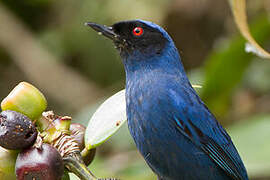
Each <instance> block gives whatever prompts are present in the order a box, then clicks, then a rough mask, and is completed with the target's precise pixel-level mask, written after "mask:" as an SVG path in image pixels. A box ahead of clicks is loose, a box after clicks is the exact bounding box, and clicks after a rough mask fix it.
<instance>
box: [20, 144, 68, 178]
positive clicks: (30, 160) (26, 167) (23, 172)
mask: <svg viewBox="0 0 270 180" xmlns="http://www.w3.org/2000/svg"><path fill="white" fill-rule="evenodd" d="M15 168H16V177H17V180H33V179H36V180H60V179H61V178H62V176H63V174H64V164H63V160H62V157H61V155H60V153H59V152H58V151H57V150H56V149H55V148H54V147H53V146H51V145H49V144H42V146H41V147H40V148H36V147H33V146H32V147H30V148H28V149H25V150H23V151H22V152H20V153H19V155H18V157H17V160H16V167H15Z"/></svg>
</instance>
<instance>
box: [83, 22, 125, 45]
mask: <svg viewBox="0 0 270 180" xmlns="http://www.w3.org/2000/svg"><path fill="white" fill-rule="evenodd" d="M85 25H86V26H90V27H91V28H93V29H94V30H95V31H97V32H98V33H99V34H100V35H103V36H106V37H107V38H109V39H111V40H113V41H119V40H120V39H119V35H117V34H115V33H114V32H113V30H112V27H107V26H104V25H99V24H96V23H92V22H87V23H85Z"/></svg>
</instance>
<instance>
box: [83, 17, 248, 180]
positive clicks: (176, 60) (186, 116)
mask: <svg viewBox="0 0 270 180" xmlns="http://www.w3.org/2000/svg"><path fill="white" fill-rule="evenodd" d="M86 25H88V26H90V27H92V28H93V29H94V30H96V31H98V32H99V33H100V34H103V35H104V36H106V37H108V38H110V39H112V40H113V42H114V44H115V46H116V48H117V49H118V50H119V52H120V56H121V59H122V61H123V64H124V67H125V72H126V103H127V104H126V107H127V117H128V126H129V130H130V133H131V135H132V137H133V139H134V141H135V143H136V146H137V148H138V150H139V151H140V153H141V154H142V156H143V157H144V159H145V161H146V162H147V164H148V165H149V167H150V168H151V169H152V170H153V171H154V173H155V174H157V176H158V179H159V180H182V179H183V180H200V179H201V180H229V179H233V180H247V179H248V176H247V172H246V169H245V167H244V164H243V162H242V160H241V158H240V156H239V154H238V152H237V150H236V148H235V146H234V145H233V142H232V140H231V138H230V136H229V135H228V134H227V132H226V131H225V130H224V129H223V127H222V126H221V125H220V124H219V122H218V121H217V120H216V118H215V117H214V115H213V114H212V113H211V112H210V111H209V109H208V108H207V107H206V106H205V104H204V103H203V102H202V100H201V99H200V98H199V96H198V95H197V93H196V92H195V90H194V89H193V88H192V86H191V84H190V82H189V80H188V78H187V76H186V73H185V70H184V67H183V65H182V63H181V59H180V56H179V53H178V50H177V49H176V47H175V45H174V42H173V40H172V39H171V37H170V36H169V35H168V33H167V32H166V31H165V30H164V29H163V28H161V27H160V26H158V25H156V24H154V23H152V22H148V21H142V20H132V21H122V22H118V23H116V24H114V25H112V26H110V27H107V26H104V25H98V24H96V23H87V24H86Z"/></svg>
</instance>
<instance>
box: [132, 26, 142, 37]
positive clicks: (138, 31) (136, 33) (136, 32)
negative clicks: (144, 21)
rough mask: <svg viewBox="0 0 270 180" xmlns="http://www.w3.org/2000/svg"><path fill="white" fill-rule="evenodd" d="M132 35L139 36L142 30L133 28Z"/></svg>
mask: <svg viewBox="0 0 270 180" xmlns="http://www.w3.org/2000/svg"><path fill="white" fill-rule="evenodd" d="M133 34H134V35H135V36H141V35H142V34H143V28H141V27H135V28H134V29H133Z"/></svg>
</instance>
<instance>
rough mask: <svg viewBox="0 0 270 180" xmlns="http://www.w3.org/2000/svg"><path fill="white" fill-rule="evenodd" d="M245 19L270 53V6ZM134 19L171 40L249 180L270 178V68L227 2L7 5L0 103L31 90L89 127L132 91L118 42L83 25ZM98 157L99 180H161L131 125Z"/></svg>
mask: <svg viewBox="0 0 270 180" xmlns="http://www.w3.org/2000/svg"><path fill="white" fill-rule="evenodd" d="M247 11H248V19H249V22H250V28H251V32H252V35H253V36H254V37H255V39H256V40H257V41H258V42H259V43H260V44H261V45H262V46H263V47H265V48H266V49H270V1H269V0H256V1H251V0H250V1H248V4H247ZM127 19H145V20H150V21H153V22H155V23H158V24H160V25H162V26H163V27H164V28H165V29H166V30H167V31H168V32H169V34H170V35H171V36H172V38H173V39H174V41H175V43H176V46H177V48H178V49H179V51H180V54H181V56H182V60H183V63H184V66H185V68H186V71H187V73H188V75H189V78H190V80H191V82H192V84H197V85H202V88H201V89H197V90H198V93H199V94H200V96H201V98H202V99H203V100H204V101H205V103H206V104H207V105H208V107H209V108H210V110H211V111H212V112H213V113H214V114H215V115H216V117H217V118H218V120H219V121H220V122H221V123H222V124H223V125H224V126H225V127H226V129H227V130H228V132H229V134H230V135H231V137H232V139H233V141H234V143H235V145H236V146H237V148H238V150H239V152H240V154H241V156H242V158H243V161H244V163H245V165H246V167H247V170H248V173H249V176H250V177H251V179H253V180H255V179H256V180H259V179H260V180H263V179H270V141H269V139H270V80H269V78H270V61H269V60H264V59H260V58H258V57H256V56H254V55H252V54H248V53H246V52H245V42H246V41H245V40H244V39H243V38H242V37H241V35H240V34H239V32H238V30H237V28H236V25H235V23H234V21H233V17H232V14H231V11H230V7H229V3H228V2H227V1H225V0H223V1H221V0H219V1H217V0H147V1H145V0H136V1H134V0H80V1H75V0H57V1H54V0H19V1H18V0H0V22H1V24H0V98H1V99H3V98H4V97H5V96H6V95H7V94H8V93H9V92H10V90H11V89H12V88H13V87H14V86H16V85H17V84H18V83H19V82H21V81H27V82H30V83H32V84H34V85H35V86H36V87H37V88H39V89H40V90H41V91H42V92H43V93H44V94H45V96H46V97H47V100H48V102H49V108H48V109H50V110H54V111H55V112H56V113H57V114H61V115H70V116H72V117H73V120H74V121H76V122H80V123H83V124H84V125H87V122H88V120H89V119H90V117H91V115H92V113H93V112H94V111H95V109H96V108H97V107H98V105H99V104H100V103H102V102H103V101H104V100H105V99H106V98H107V97H109V96H110V95H112V94H114V93H116V92H117V91H119V90H121V89H123V88H124V87H125V74H124V69H123V66H122V64H121V60H120V58H119V56H118V53H117V52H116V50H115V49H114V47H113V45H112V43H111V41H109V40H107V39H105V38H103V37H101V36H98V35H97V34H96V33H95V32H94V31H92V30H90V29H89V28H87V27H85V26H84V25H83V24H84V23H85V22H87V21H93V22H98V23H101V24H107V25H111V24H113V23H114V22H116V21H120V20H127ZM97 152H98V153H97V156H96V158H95V160H94V162H93V163H92V164H91V165H90V169H91V170H92V171H93V172H94V173H95V174H96V175H97V176H99V177H117V178H120V179H128V180H135V179H136V180H138V179H140V180H150V179H151V180H152V179H155V176H154V175H153V174H152V172H151V171H150V169H149V168H148V167H147V165H146V164H145V162H144V161H143V158H142V157H141V156H140V155H139V153H138V152H137V151H136V148H135V146H134V143H133V140H132V139H131V137H130V135H129V132H128V129H127V126H126V125H125V126H124V127H122V128H121V129H120V131H118V132H117V133H116V134H115V135H114V136H113V137H112V138H111V139H110V140H109V141H108V142H106V143H105V144H103V145H102V146H100V147H99V148H98V149H97ZM74 179H75V178H74Z"/></svg>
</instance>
